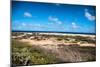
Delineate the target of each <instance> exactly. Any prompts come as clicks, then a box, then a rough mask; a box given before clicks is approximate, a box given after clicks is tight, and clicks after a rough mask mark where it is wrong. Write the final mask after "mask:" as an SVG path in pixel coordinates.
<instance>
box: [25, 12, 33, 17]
mask: <svg viewBox="0 0 100 67" xmlns="http://www.w3.org/2000/svg"><path fill="white" fill-rule="evenodd" d="M24 16H25V17H32V14H31V13H29V12H25V13H24Z"/></svg>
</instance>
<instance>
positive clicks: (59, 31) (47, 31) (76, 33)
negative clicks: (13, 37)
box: [12, 30, 96, 35]
mask: <svg viewBox="0 0 100 67" xmlns="http://www.w3.org/2000/svg"><path fill="white" fill-rule="evenodd" d="M12 32H36V33H62V34H90V35H96V33H85V32H63V31H22V30H12Z"/></svg>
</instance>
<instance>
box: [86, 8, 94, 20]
mask: <svg viewBox="0 0 100 67" xmlns="http://www.w3.org/2000/svg"><path fill="white" fill-rule="evenodd" d="M85 17H86V18H87V19H88V20H90V21H94V20H95V19H96V18H95V16H93V15H92V14H90V13H89V12H88V10H87V9H85Z"/></svg>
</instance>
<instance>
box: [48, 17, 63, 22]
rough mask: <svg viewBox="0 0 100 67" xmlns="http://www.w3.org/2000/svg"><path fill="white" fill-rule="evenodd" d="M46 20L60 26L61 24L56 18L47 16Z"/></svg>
mask: <svg viewBox="0 0 100 67" xmlns="http://www.w3.org/2000/svg"><path fill="white" fill-rule="evenodd" d="M48 19H49V21H51V22H53V23H56V24H62V22H61V21H60V20H59V19H58V18H57V17H52V16H49V17H48Z"/></svg>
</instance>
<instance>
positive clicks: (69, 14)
mask: <svg viewBox="0 0 100 67" xmlns="http://www.w3.org/2000/svg"><path fill="white" fill-rule="evenodd" d="M95 10H96V7H95V6H82V5H68V4H57V3H38V2H21V1H13V2H12V30H20V31H58V32H81V33H82V32H83V33H95V25H96V13H95V12H96V11H95Z"/></svg>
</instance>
